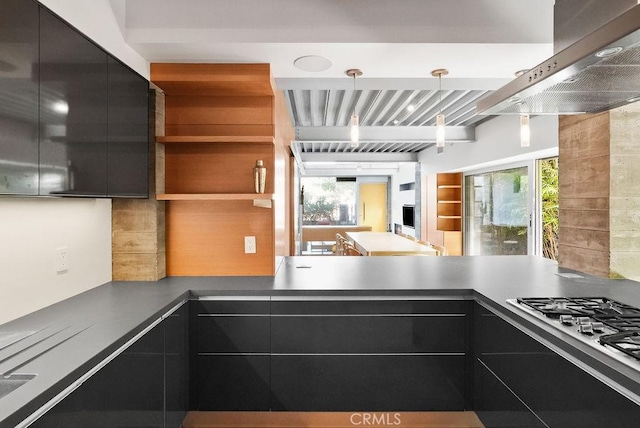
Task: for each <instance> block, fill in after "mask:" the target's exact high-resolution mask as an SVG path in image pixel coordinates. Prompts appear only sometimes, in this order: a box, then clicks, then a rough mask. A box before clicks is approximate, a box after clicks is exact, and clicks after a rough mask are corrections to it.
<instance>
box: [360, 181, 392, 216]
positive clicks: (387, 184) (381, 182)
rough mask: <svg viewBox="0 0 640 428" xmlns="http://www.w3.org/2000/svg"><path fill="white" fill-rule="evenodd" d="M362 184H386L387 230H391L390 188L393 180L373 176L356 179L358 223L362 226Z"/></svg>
mask: <svg viewBox="0 0 640 428" xmlns="http://www.w3.org/2000/svg"><path fill="white" fill-rule="evenodd" d="M361 184H386V186H387V209H386V211H387V219H386V229H389V225H390V221H391V212H390V200H389V198H390V196H389V193H390V186H391V178H390V177H389V176H383V175H372V176H358V177H356V189H357V191H356V219H357V221H356V223H357V225H358V226H359V225H360V206H361V204H360V185H361Z"/></svg>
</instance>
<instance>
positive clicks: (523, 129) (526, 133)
mask: <svg viewBox="0 0 640 428" xmlns="http://www.w3.org/2000/svg"><path fill="white" fill-rule="evenodd" d="M527 71H529V70H518V71H516V77H520V76H522V75H523V74H524V73H526V72H527ZM517 105H518V106H520V108H522V106H523V105H524V103H523V102H522V101H520V102H518V103H517ZM529 119H530V118H529V115H528V114H521V115H520V147H529V146H530V145H531V125H530V124H529Z"/></svg>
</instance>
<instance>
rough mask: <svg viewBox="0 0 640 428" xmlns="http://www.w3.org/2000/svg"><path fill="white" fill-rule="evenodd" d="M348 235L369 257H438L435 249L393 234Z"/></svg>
mask: <svg viewBox="0 0 640 428" xmlns="http://www.w3.org/2000/svg"><path fill="white" fill-rule="evenodd" d="M346 235H347V237H348V238H349V239H350V240H352V241H353V243H354V244H355V246H356V248H357V249H358V250H360V251H361V252H362V253H364V254H366V255H368V256H392V255H397V254H401V255H402V254H405V255H406V254H419V255H430V256H435V255H437V252H436V250H434V249H433V248H431V247H428V246H426V245H422V244H418V243H417V242H415V241H412V240H410V239H407V238H405V237H402V236H398V235H396V234H394V233H391V232H347V233H346Z"/></svg>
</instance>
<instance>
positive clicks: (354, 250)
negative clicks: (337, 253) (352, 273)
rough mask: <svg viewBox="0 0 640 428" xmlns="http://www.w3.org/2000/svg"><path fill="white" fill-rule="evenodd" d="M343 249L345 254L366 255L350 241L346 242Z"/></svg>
mask: <svg viewBox="0 0 640 428" xmlns="http://www.w3.org/2000/svg"><path fill="white" fill-rule="evenodd" d="M342 251H343V252H344V254H343V255H345V256H363V255H364V254H362V253H361V252H360V250H358V249H357V248H356V247H354V246H353V244H352V243H350V242H346V243H345V245H344V248H343V250H342Z"/></svg>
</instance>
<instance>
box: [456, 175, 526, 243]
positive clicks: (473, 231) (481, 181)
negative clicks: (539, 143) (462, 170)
mask: <svg viewBox="0 0 640 428" xmlns="http://www.w3.org/2000/svg"><path fill="white" fill-rule="evenodd" d="M528 170H529V168H528V167H526V166H524V167H519V168H512V169H506V170H502V171H493V172H488V173H482V174H475V175H468V176H466V177H465V236H466V238H465V239H466V254H468V255H509V254H528V248H529V224H530V217H529V192H530V190H529V174H528Z"/></svg>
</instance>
